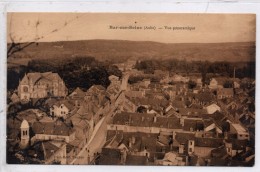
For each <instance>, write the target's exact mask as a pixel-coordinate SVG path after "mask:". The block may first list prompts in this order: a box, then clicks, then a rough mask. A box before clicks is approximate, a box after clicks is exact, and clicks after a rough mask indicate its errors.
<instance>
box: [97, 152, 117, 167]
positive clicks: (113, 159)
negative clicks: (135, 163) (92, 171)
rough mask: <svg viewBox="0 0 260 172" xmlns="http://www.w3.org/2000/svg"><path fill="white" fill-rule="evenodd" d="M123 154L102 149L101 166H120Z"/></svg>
mask: <svg viewBox="0 0 260 172" xmlns="http://www.w3.org/2000/svg"><path fill="white" fill-rule="evenodd" d="M120 160H121V153H120V150H119V149H110V148H102V152H101V155H100V159H99V164H100V165H119V164H120Z"/></svg>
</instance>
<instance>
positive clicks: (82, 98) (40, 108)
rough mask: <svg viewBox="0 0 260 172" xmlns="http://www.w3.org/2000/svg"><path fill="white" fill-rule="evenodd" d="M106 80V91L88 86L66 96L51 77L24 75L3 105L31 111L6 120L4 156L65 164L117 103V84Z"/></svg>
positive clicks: (116, 80)
mask: <svg viewBox="0 0 260 172" xmlns="http://www.w3.org/2000/svg"><path fill="white" fill-rule="evenodd" d="M109 79H110V81H111V84H110V85H109V86H108V87H107V88H104V87H103V86H101V85H93V86H92V87H90V88H89V89H88V90H87V91H83V90H82V89H80V88H76V89H75V90H74V91H73V92H72V93H70V94H68V92H67V88H66V86H65V84H64V82H63V81H62V79H61V78H60V77H59V75H58V74H57V73H51V72H48V73H28V74H26V75H25V76H24V78H23V79H22V80H21V81H20V84H19V86H18V90H17V93H18V94H17V93H13V95H12V96H11V98H10V99H11V103H10V104H9V105H10V107H12V106H17V104H21V103H22V106H23V105H24V106H25V105H26V104H31V106H30V107H29V108H24V109H21V110H19V111H18V112H14V114H15V115H13V116H12V117H11V114H10V113H9V114H8V115H9V116H8V118H7V127H8V136H7V139H8V140H7V142H8V145H9V146H8V151H9V152H13V153H15V155H14V156H16V158H18V159H20V161H21V162H25V163H26V162H27V163H40V164H42V163H44V164H55V163H58V164H69V163H70V162H71V161H72V160H73V159H74V158H75V157H76V156H77V154H78V153H79V152H80V151H81V150H82V149H83V148H84V146H85V145H86V144H87V143H88V141H89V139H90V137H91V136H92V134H93V130H94V128H95V125H96V124H97V123H98V122H99V121H100V120H101V119H102V117H103V116H104V115H106V114H107V113H108V112H109V111H110V110H111V109H113V108H114V107H115V104H116V103H119V102H120V99H121V97H120V93H121V89H122V87H121V86H122V83H121V81H120V80H119V78H118V77H116V76H113V75H112V76H110V77H109ZM49 93H51V94H49ZM21 150H22V151H21ZM26 159H27V160H26Z"/></svg>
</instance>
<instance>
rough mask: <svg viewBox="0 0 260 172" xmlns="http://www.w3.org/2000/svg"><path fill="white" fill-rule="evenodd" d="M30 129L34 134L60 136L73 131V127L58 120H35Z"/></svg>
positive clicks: (67, 134)
mask: <svg viewBox="0 0 260 172" xmlns="http://www.w3.org/2000/svg"><path fill="white" fill-rule="evenodd" d="M32 130H33V131H34V133H35V134H46V135H62V136H69V135H70V134H72V133H73V132H74V129H73V128H72V127H71V126H69V125H67V124H65V123H64V122H62V121H60V120H58V121H55V122H35V123H33V126H32Z"/></svg>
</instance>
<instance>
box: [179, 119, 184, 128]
mask: <svg viewBox="0 0 260 172" xmlns="http://www.w3.org/2000/svg"><path fill="white" fill-rule="evenodd" d="M180 124H181V126H182V127H183V126H184V118H180Z"/></svg>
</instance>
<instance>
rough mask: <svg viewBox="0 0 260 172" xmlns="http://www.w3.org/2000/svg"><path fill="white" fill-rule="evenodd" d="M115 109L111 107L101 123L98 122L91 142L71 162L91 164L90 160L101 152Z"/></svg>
mask: <svg viewBox="0 0 260 172" xmlns="http://www.w3.org/2000/svg"><path fill="white" fill-rule="evenodd" d="M114 109H115V108H113V109H111V110H110V112H109V113H108V114H107V115H106V116H105V117H104V118H102V119H101V120H100V121H99V123H97V125H96V127H95V129H94V132H93V136H92V137H91V139H90V141H89V143H87V144H86V145H85V146H84V148H83V149H82V150H81V151H80V152H79V154H78V155H77V158H75V159H74V160H73V161H72V162H70V164H74V165H80V164H89V162H91V161H92V160H93V158H94V156H95V155H94V154H95V153H97V152H99V153H100V152H101V148H102V147H103V145H104V144H105V142H106V134H107V124H108V123H110V122H111V120H112V114H113V113H114Z"/></svg>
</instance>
